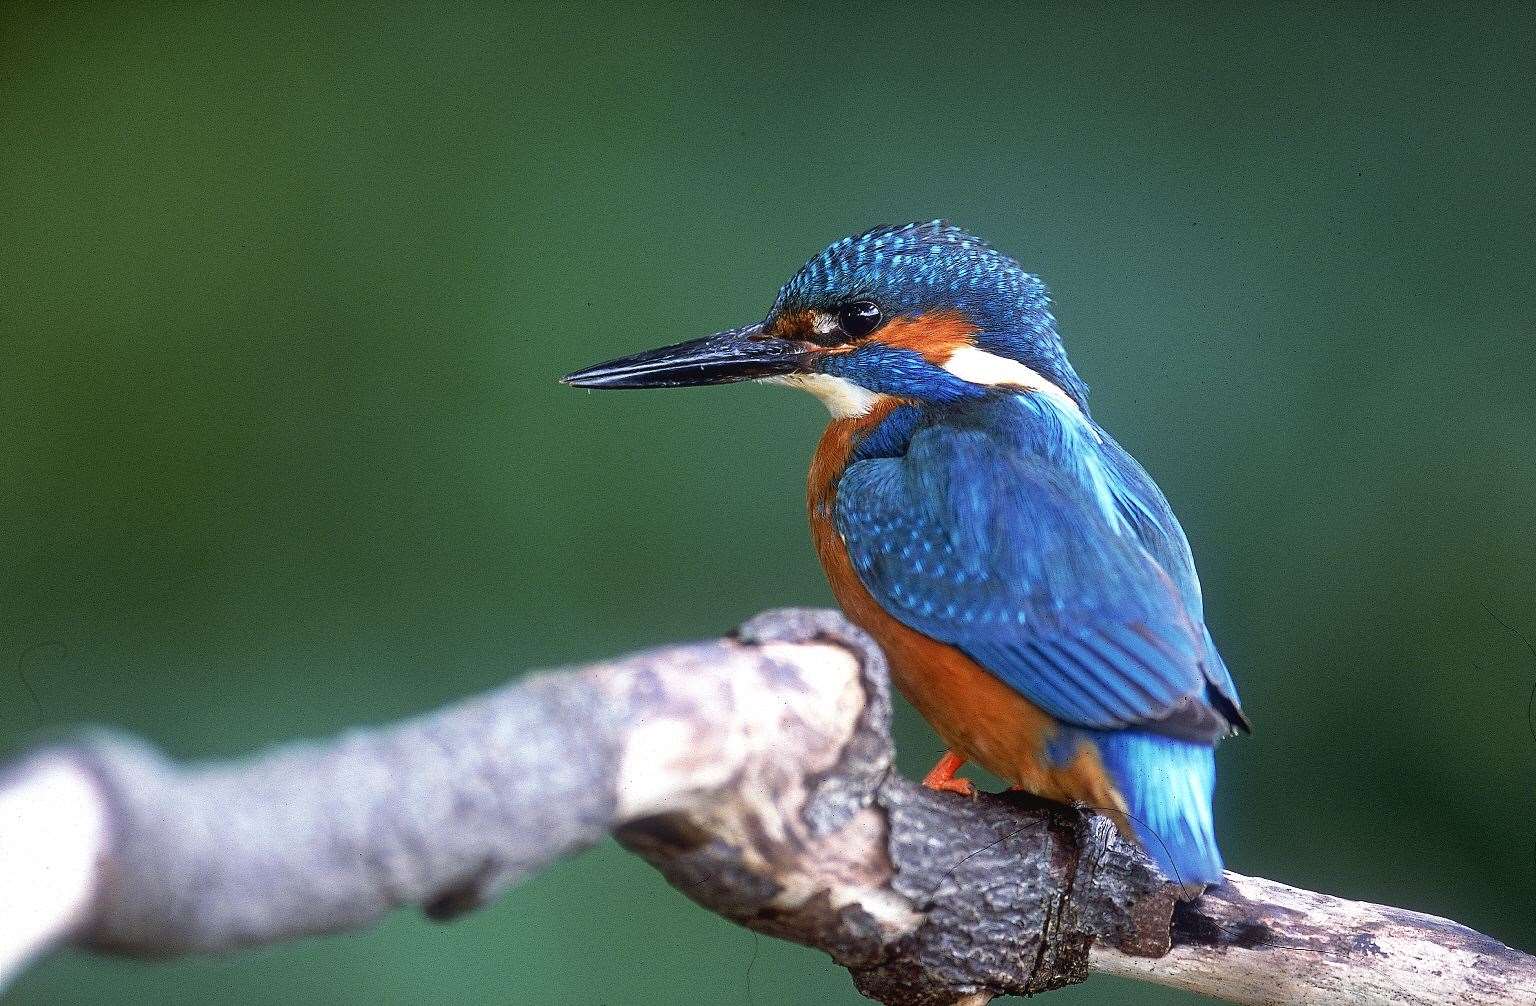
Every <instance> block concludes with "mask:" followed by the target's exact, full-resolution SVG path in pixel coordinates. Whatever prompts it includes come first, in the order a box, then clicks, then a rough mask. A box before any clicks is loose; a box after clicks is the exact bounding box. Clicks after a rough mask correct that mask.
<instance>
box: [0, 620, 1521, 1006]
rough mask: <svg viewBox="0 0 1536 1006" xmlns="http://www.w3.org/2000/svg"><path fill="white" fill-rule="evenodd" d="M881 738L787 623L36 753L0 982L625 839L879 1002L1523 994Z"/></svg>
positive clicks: (8, 860)
mask: <svg viewBox="0 0 1536 1006" xmlns="http://www.w3.org/2000/svg"><path fill="white" fill-rule="evenodd" d="M889 719H890V697H889V688H888V684H887V680H886V675H885V666H884V661H883V659H882V658H881V657H880V654H879V652H878V651H877V650H876V649H875V648H874V647H873V646H872V645H871V644H870V643H869V641H868V640H867V639H866V638H865V637H863V636H862V635H861V634H860V633H858V632H857V631H856V630H854V629H852V628H851V627H849V626H848V625H847V623H845V622H844V621H843V620H842V619H841V618H840V617H838V616H836V615H834V614H832V613H830V612H811V611H799V610H791V611H781V612H773V613H769V614H767V615H763V616H759V617H758V618H757V619H754V620H753V621H752V622H750V623H748V624H747V625H746V626H744V627H743V628H742V629H741V630H740V632H739V633H738V635H737V636H736V637H734V638H732V639H727V640H721V641H717V642H709V643H699V644H694V645H691V646H681V647H673V648H669V649H663V650H658V651H654V652H651V653H646V654H641V655H639V656H635V657H630V658H626V659H622V660H619V661H616V662H613V663H607V664H599V665H595V666H592V667H589V668H585V669H578V670H572V671H562V672H554V673H550V674H545V675H540V676H536V677H530V678H525V679H523V680H521V681H519V682H517V683H515V684H513V685H510V686H508V687H506V688H503V689H501V690H499V691H497V692H493V693H491V694H489V695H486V696H483V697H480V698H476V699H472V700H469V701H467V702H464V703H461V704H459V705H457V706H453V707H450V708H448V709H445V710H443V711H441V712H437V713H434V714H431V715H428V716H424V717H421V718H418V719H414V720H411V721H407V722H405V723H402V724H399V725H396V726H392V727H387V728H382V729H377V730H360V731H356V732H353V733H351V734H348V735H345V736H343V737H341V738H338V739H336V740H333V741H329V742H324V743H316V744H305V745H295V746H289V747H284V748H280V749H277V750H274V751H271V752H268V753H266V754H263V755H260V756H257V757H256V758H254V759H251V760H249V761H245V762H240V763H235V764H214V765H204V766H188V767H182V766H176V765H173V764H170V763H168V762H166V761H165V760H164V759H162V758H161V757H160V756H158V755H156V754H155V753H154V752H152V751H150V750H148V749H146V748H144V747H143V746H141V745H138V744H136V743H134V742H132V741H128V740H125V739H121V738H114V737H109V736H94V737H87V738H83V739H81V740H80V741H78V742H76V743H73V744H67V745H61V746H54V747H49V748H45V749H42V750H39V751H36V752H33V753H31V754H29V755H27V756H26V757H24V758H23V759H22V760H20V761H19V762H17V763H16V764H15V765H13V766H12V767H11V768H10V769H8V770H7V771H6V772H5V773H4V775H3V776H0V899H3V900H0V984H3V983H4V981H5V980H6V979H7V978H8V977H9V976H11V975H13V974H14V973H15V971H16V969H18V968H19V967H21V966H22V965H23V964H24V963H25V962H26V961H27V960H28V959H29V958H31V957H32V956H34V955H35V954H36V953H38V952H41V951H42V950H44V949H46V948H47V947H49V946H51V945H55V944H57V943H60V942H64V941H69V942H72V943H74V944H75V945H76V946H79V947H83V948H87V949H91V950H96V951H100V952H111V953H120V954H130V955H134V956H141V957H161V956H164V955H167V954H172V953H182V952H207V951H219V950H227V949H231V948H234V947H239V946H247V945H252V944H262V943H272V942H276V941H279V940H286V939H293V938H295V937H299V936H303V935H307V934H313V933H325V932H338V931H342V930H348V929H355V928H358V927H360V926H363V925H366V924H368V923H370V922H372V921H374V920H376V919H378V918H379V917H380V916H382V915H383V914H384V913H385V912H388V911H389V910H391V909H393V908H395V907H397V906H400V905H407V904H414V905H420V906H421V907H422V909H423V910H424V911H425V912H426V913H427V914H428V915H430V916H432V917H434V918H439V919H446V918H450V917H452V916H454V915H456V914H459V913H461V912H464V911H467V910H469V909H472V908H474V907H476V906H478V905H481V904H484V903H485V902H486V901H487V900H488V899H490V898H493V897H495V896H496V895H497V894H498V893H499V892H500V891H501V890H503V889H504V888H505V887H506V886H508V885H510V884H513V883H515V882H517V881H518V880H519V879H521V878H522V877H524V876H526V875H528V874H529V873H531V872H533V871H536V870H538V869H540V868H542V867H544V866H546V865H547V864H549V863H550V862H552V861H553V860H555V859H557V858H559V857H561V856H565V855H569V854H571V853H573V852H575V851H577V850H579V849H582V848H584V847H586V846H588V845H591V844H592V843H593V842H596V841H597V840H598V839H600V838H601V837H603V836H604V835H605V834H608V833H610V832H612V833H614V834H615V835H617V837H618V839H619V841H620V842H622V843H623V844H624V845H625V846H626V847H628V848H629V849H631V850H633V851H634V852H636V853H638V854H639V855H641V856H643V857H644V858H645V859H646V860H647V861H648V862H650V863H651V864H652V865H653V866H655V867H656V868H657V869H658V870H660V871H661V872H662V873H663V874H664V875H665V876H666V877H667V879H668V880H669V881H670V882H671V883H672V884H673V885H675V886H676V887H678V888H679V889H680V890H681V891H683V892H684V893H685V894H686V895H687V896H688V897H690V898H692V899H693V900H694V901H695V902H697V903H698V904H700V905H702V906H704V907H705V908H708V909H710V910H711V911H714V912H717V913H719V914H721V915H723V916H725V917H727V918H730V919H732V920H734V921H736V922H739V923H741V924H742V925H745V926H748V927H750V928H752V929H755V930H757V931H759V932H763V933H767V934H769V935H773V936H778V937H782V938H784V939H789V940H794V941H796V942H799V943H804V944H807V945H810V946H814V947H819V948H820V949H822V950H824V951H826V952H827V953H828V954H830V955H831V956H832V957H833V958H834V959H835V960H837V961H838V963H840V964H842V965H843V966H845V967H847V968H848V970H849V972H850V973H851V974H852V976H853V979H854V982H855V983H856V985H857V986H858V988H859V990H860V991H862V992H863V993H864V994H865V995H868V996H870V997H871V998H874V999H878V1000H880V1001H881V1002H885V1003H891V1004H897V1003H900V1004H915V1006H924V1004H935V1006H937V1004H944V1006H948V1004H951V1003H984V1002H986V1001H987V1000H988V999H990V998H991V997H993V996H995V995H1000V994H1004V993H1016V994H1029V993H1035V992H1041V991H1045V990H1048V989H1053V988H1057V987H1060V986H1063V985H1067V984H1071V983H1073V982H1078V981H1082V980H1083V979H1084V978H1085V977H1086V976H1087V974H1088V973H1089V972H1090V971H1091V970H1097V971H1102V972H1105V973H1111V974H1119V975H1124V976H1129V977H1133V978H1138V979H1143V980H1147V981H1153V982H1158V983H1161V984H1164V985H1170V986H1174V987H1177V988H1185V989H1191V990H1194V991H1198V992H1202V993H1204V994H1206V995H1211V996H1215V997H1217V998H1221V999H1226V1000H1228V1001H1230V1002H1235V1003H1253V1004H1258V1003H1310V1004H1333V1003H1339V1004H1343V1003H1360V1002H1393V1003H1406V1004H1424V1006H1429V1004H1441V1003H1446V1002H1457V1003H1467V1004H1481V1003H1488V1004H1492V1003H1508V1002H1517V1001H1520V1002H1536V959H1533V958H1531V957H1528V956H1526V955H1525V954H1522V953H1519V952H1517V951H1514V950H1511V949H1509V948H1508V947H1505V946H1503V945H1502V944H1500V943H1498V942H1496V941H1494V940H1492V939H1490V938H1488V937H1485V936H1481V935H1478V934H1477V933H1474V932H1472V931H1470V930H1468V929H1465V928H1464V927H1461V926H1458V925H1456V924H1455V923H1451V922H1447V921H1445V920H1443V919H1436V918H1433V917H1430V916H1425V915H1418V914H1415V913H1412V912H1406V911H1402V910H1399V909H1394V908H1383V907H1379V906H1375V905H1367V904H1363V903H1357V902H1349V901H1343V900H1341V899H1337V898H1329V897H1326V896H1324V895H1319V894H1313V893H1311V892H1307V891H1299V890H1296V889H1293V888H1289V887H1285V886H1283V885H1280V884H1276V883H1273V882H1270V881H1266V880H1257V879H1253V878H1247V877H1240V876H1238V875H1236V874H1228V883H1227V884H1225V885H1223V886H1222V887H1220V888H1215V889H1213V890H1211V891H1209V892H1207V893H1206V894H1205V895H1204V896H1203V897H1201V898H1200V899H1198V900H1196V901H1194V902H1192V903H1189V904H1182V903H1178V901H1177V897H1178V894H1179V893H1180V891H1179V889H1178V888H1175V887H1173V886H1172V885H1169V884H1167V883H1165V882H1163V881H1162V880H1161V878H1160V877H1158V876H1157V874H1156V873H1155V871H1154V869H1153V868H1152V867H1151V865H1150V864H1149V863H1148V862H1147V861H1146V860H1145V859H1144V858H1143V857H1142V856H1141V855H1140V853H1139V852H1137V851H1136V850H1135V849H1134V848H1132V847H1131V846H1130V845H1128V844H1127V843H1125V842H1124V841H1123V840H1122V839H1121V838H1120V837H1119V835H1118V834H1117V833H1116V832H1115V829H1114V828H1113V826H1112V825H1110V824H1109V823H1108V822H1107V821H1105V820H1104V819H1102V818H1100V817H1098V816H1097V815H1094V814H1092V813H1088V812H1082V811H1076V810H1072V809H1069V808H1065V807H1061V806H1057V805H1053V804H1048V803H1043V802H1041V801H1036V800H1033V799H1030V798H1027V797H1023V796H1020V795H1018V794H1008V795H1005V796H983V797H981V798H979V799H976V800H968V799H965V798H963V797H958V796H955V795H953V794H941V793H932V792H929V791H927V790H924V789H922V788H920V787H918V786H916V785H914V784H913V783H911V782H909V781H908V780H906V779H904V778H902V777H900V776H898V775H896V774H894V773H893V772H892V770H891V758H892V750H891V743H890V734H889Z"/></svg>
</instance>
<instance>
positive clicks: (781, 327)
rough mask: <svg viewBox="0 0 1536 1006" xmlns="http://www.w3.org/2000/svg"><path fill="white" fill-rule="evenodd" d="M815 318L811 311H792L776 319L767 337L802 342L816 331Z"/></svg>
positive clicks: (766, 333)
mask: <svg viewBox="0 0 1536 1006" xmlns="http://www.w3.org/2000/svg"><path fill="white" fill-rule="evenodd" d="M814 325H815V316H814V315H812V314H811V312H809V311H792V312H788V313H785V314H781V315H779V317H777V318H776V319H774V322H773V327H772V328H770V329H769V330H768V331H767V332H765V333H764V334H765V335H771V336H773V337H774V338H775V339H787V340H790V341H801V340H804V339H805V338H806V337H807V336H809V335H810V334H811V333H812V332H814V331H815V328H814Z"/></svg>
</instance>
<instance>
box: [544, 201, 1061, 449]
mask: <svg viewBox="0 0 1536 1006" xmlns="http://www.w3.org/2000/svg"><path fill="white" fill-rule="evenodd" d="M752 380H756V381H764V382H768V383H775V384H788V385H793V386H797V387H803V388H805V389H806V390H808V391H811V392H812V393H814V394H815V395H817V397H819V398H821V399H822V401H824V402H825V403H826V404H827V407H828V408H829V409H830V410H831V411H832V414H833V415H834V416H835V417H839V418H847V417H852V416H858V415H862V414H864V413H866V412H868V411H869V410H870V409H871V408H872V407H873V406H874V404H875V403H876V402H878V401H879V400H880V399H881V397H882V396H891V397H895V398H899V399H903V400H907V401H913V402H918V403H922V404H925V405H931V406H942V405H944V404H948V403H954V402H960V401H964V400H967V399H972V398H977V397H980V396H984V395H987V394H992V393H995V392H996V390H997V389H998V388H1001V387H1006V388H1012V389H1025V390H1030V391H1035V392H1039V393H1044V394H1047V395H1050V396H1052V397H1054V398H1057V399H1058V400H1059V401H1060V402H1061V403H1062V404H1063V405H1065V406H1070V407H1072V408H1074V409H1077V410H1082V409H1083V408H1084V398H1085V396H1086V394H1087V388H1086V387H1085V386H1084V385H1083V382H1082V381H1081V380H1080V379H1079V378H1078V376H1077V374H1076V373H1075V372H1074V371H1073V370H1072V365H1071V364H1070V363H1068V362H1067V357H1066V353H1065V351H1064V350H1063V348H1062V344H1061V339H1060V337H1059V336H1058V335H1057V333H1056V320H1055V318H1053V317H1052V315H1051V307H1050V296H1049V294H1048V293H1047V291H1046V289H1045V285H1044V284H1043V283H1041V282H1040V280H1039V279H1038V278H1037V277H1035V276H1032V275H1030V274H1029V273H1026V272H1025V271H1024V270H1023V269H1022V268H1020V266H1019V264H1018V263H1017V262H1015V261H1014V260H1013V259H1011V258H1009V257H1008V256H1007V255H1004V254H1002V253H1001V252H999V251H997V250H995V249H993V248H992V247H991V246H989V245H988V244H987V243H986V242H984V241H982V240H981V239H980V238H977V237H975V236H974V235H972V234H970V233H967V232H966V231H964V230H961V229H960V228H959V227H954V226H951V225H949V224H946V223H944V222H943V221H940V220H935V221H932V222H929V223H920V224H908V225H906V226H902V227H877V228H875V229H874V230H871V231H867V232H865V233H864V234H860V235H858V236H856V237H847V238H843V239H842V240H841V241H838V242H836V243H835V244H832V245H831V246H829V247H828V248H827V249H826V250H825V251H823V252H822V253H821V254H819V255H817V256H816V257H815V258H813V259H811V260H810V261H809V262H807V263H806V264H805V265H804V266H803V267H801V269H800V271H799V272H797V273H796V274H795V275H794V277H793V278H792V279H790V281H789V282H788V283H786V284H785V285H784V287H783V289H781V290H780V291H779V296H778V298H777V299H776V300H775V301H774V303H773V307H772V308H771V309H770V310H769V312H768V316H767V317H766V318H764V319H763V320H762V321H760V322H758V323H756V324H753V325H747V326H745V327H743V328H734V329H730V330H729V331H725V332H720V333H717V334H715V335H712V336H709V337H707V338H704V339H695V340H693V341H692V342H684V343H680V344H678V345H675V346H667V347H664V348H662V349H653V350H650V351H648V352H644V353H637V354H635V355H633V356H626V357H623V358H621V359H617V360H612V361H610V362H608V363H601V364H598V365H597V366H594V367H588V368H586V369H585V370H579V371H577V372H576V373H574V374H569V375H567V376H566V377H565V378H564V382H565V383H566V384H570V385H574V386H575V387H579V388H675V387H689V386H694V385H705V384H727V383H733V382H736V381H752Z"/></svg>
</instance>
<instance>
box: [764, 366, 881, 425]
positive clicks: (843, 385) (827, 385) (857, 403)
mask: <svg viewBox="0 0 1536 1006" xmlns="http://www.w3.org/2000/svg"><path fill="white" fill-rule="evenodd" d="M762 383H763V384H782V385H784V386H785V387H787V388H801V389H803V390H805V391H809V392H810V393H811V394H813V395H815V396H816V397H817V398H819V399H821V401H822V403H823V404H824V405H826V407H827V411H828V412H830V413H832V418H833V419H857V418H858V417H859V416H864V415H868V414H869V410H870V409H873V408H874V407H875V403H876V402H878V401H879V400H880V397H881V396H879V395H877V394H876V393H875V392H873V391H870V390H869V389H868V388H861V387H859V386H858V385H857V384H854V383H853V382H852V381H849V380H845V379H843V378H841V377H833V376H832V375H831V374H789V375H787V376H785V377H765V378H762Z"/></svg>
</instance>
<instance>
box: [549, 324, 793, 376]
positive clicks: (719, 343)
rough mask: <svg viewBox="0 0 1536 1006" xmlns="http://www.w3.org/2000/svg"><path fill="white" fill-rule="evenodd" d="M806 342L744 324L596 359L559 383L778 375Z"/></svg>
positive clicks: (788, 367)
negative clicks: (664, 344)
mask: <svg viewBox="0 0 1536 1006" xmlns="http://www.w3.org/2000/svg"><path fill="white" fill-rule="evenodd" d="M807 355H808V354H807V352H806V350H805V347H804V346H802V345H800V344H797V343H793V342H787V341H785V340H783V339H777V338H774V337H773V336H770V335H764V334H763V326H762V325H760V324H758V325H747V326H746V327H744V328H733V329H731V330H729V331H726V332H717V333H715V334H714V335H711V336H708V337H707V338H703V339H694V340H693V341H692V342H680V343H678V344H677V345H676V346H663V347H662V348H661V349H652V350H649V351H647V352H644V353H636V354H635V355H634V356H624V357H620V358H619V359H617V360H609V361H608V362H607V363H599V364H597V365H596V366H593V367H588V368H586V369H585V370H578V371H576V372H575V373H574V374H566V375H565V376H564V377H562V378H560V383H562V384H569V385H571V386H572V387H574V388H689V387H694V386H696V385H703V384H732V383H735V382H736V381H751V380H754V379H756V378H759V377H777V376H779V375H781V374H790V373H794V372H795V371H796V370H799V369H800V365H801V363H802V362H803V361H804V360H805V358H806V356H807Z"/></svg>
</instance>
